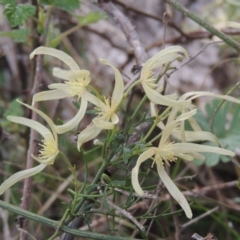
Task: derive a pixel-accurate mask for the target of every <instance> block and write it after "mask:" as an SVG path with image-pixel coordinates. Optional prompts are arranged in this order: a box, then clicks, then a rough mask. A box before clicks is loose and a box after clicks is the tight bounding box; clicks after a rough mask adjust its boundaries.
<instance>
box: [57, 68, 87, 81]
mask: <svg viewBox="0 0 240 240" xmlns="http://www.w3.org/2000/svg"><path fill="white" fill-rule="evenodd" d="M89 75H90V72H89V71H87V70H77V71H76V70H75V71H73V70H65V69H61V68H58V67H54V68H53V76H54V77H58V78H61V79H64V80H68V81H70V80H76V79H79V78H87V77H89Z"/></svg>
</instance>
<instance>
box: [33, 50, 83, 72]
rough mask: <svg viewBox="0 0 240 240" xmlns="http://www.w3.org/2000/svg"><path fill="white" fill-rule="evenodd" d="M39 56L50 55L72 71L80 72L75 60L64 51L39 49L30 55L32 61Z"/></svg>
mask: <svg viewBox="0 0 240 240" xmlns="http://www.w3.org/2000/svg"><path fill="white" fill-rule="evenodd" d="M38 54H44V55H50V56H52V57H55V58H58V59H60V60H61V61H63V62H64V63H65V64H66V65H67V66H69V68H70V69H71V70H80V68H79V66H78V65H77V63H76V62H75V60H74V59H73V58H72V57H70V56H69V55H68V54H66V53H65V52H63V51H60V50H57V49H54V48H49V47H38V48H36V49H35V50H34V51H33V52H32V53H31V54H30V59H32V58H33V57H34V56H35V55H38Z"/></svg>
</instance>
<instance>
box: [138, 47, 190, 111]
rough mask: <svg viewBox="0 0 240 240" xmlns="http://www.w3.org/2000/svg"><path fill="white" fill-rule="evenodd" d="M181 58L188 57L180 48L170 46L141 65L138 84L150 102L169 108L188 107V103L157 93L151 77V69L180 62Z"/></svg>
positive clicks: (153, 79)
mask: <svg viewBox="0 0 240 240" xmlns="http://www.w3.org/2000/svg"><path fill="white" fill-rule="evenodd" d="M183 57H188V53H187V51H186V50H185V49H184V48H182V47H180V46H172V47H168V48H165V49H163V50H161V51H160V52H158V53H156V54H155V55H154V56H153V57H151V58H150V59H149V60H148V61H147V62H146V63H145V64H144V65H143V68H142V71H141V77H140V80H139V82H140V83H141V84H142V87H143V89H144V91H145V93H146V95H147V97H148V99H149V100H150V101H151V102H153V103H155V104H160V105H164V106H169V107H174V106H176V107H179V106H181V107H184V106H189V104H190V102H189V101H182V100H176V99H174V98H173V97H172V96H171V97H169V96H163V95H162V94H161V93H159V91H158V90H157V84H156V82H155V81H156V79H155V78H154V77H153V69H155V68H157V67H161V66H162V65H163V64H167V63H169V62H172V61H174V60H182V59H183Z"/></svg>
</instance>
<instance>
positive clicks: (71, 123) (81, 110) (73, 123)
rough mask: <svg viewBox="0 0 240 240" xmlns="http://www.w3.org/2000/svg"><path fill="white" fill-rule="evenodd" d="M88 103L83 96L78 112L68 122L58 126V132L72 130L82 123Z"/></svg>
mask: <svg viewBox="0 0 240 240" xmlns="http://www.w3.org/2000/svg"><path fill="white" fill-rule="evenodd" d="M87 103H88V101H87V99H86V98H85V97H82V98H81V106H80V108H79V110H78V112H77V114H76V115H75V116H74V117H73V118H72V119H71V120H69V121H68V122H67V123H65V124H63V125H58V126H56V131H57V133H58V134H62V133H65V132H68V131H70V130H72V129H73V128H75V127H76V126H77V125H78V124H79V123H80V121H81V120H82V119H83V117H84V115H85V113H86V110H87Z"/></svg>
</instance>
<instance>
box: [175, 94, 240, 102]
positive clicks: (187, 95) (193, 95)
mask: <svg viewBox="0 0 240 240" xmlns="http://www.w3.org/2000/svg"><path fill="white" fill-rule="evenodd" d="M203 96H210V97H215V98H220V99H225V100H227V101H229V102H234V103H238V104H240V99H237V98H235V97H232V96H229V95H221V94H216V93H212V92H197V91H196V92H188V93H185V94H183V95H182V96H181V97H180V98H179V99H181V100H186V99H188V98H189V97H190V99H189V100H193V99H195V98H198V97H203Z"/></svg>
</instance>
